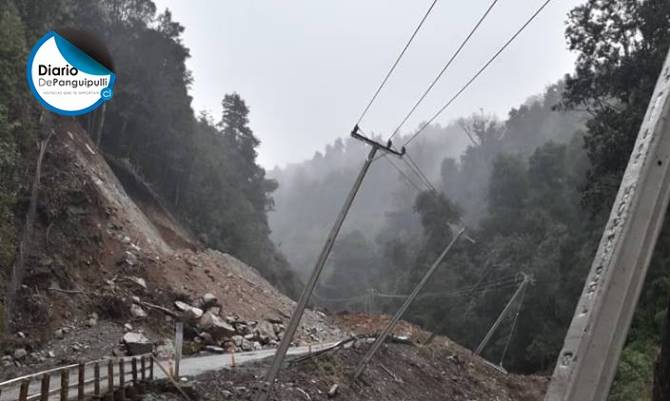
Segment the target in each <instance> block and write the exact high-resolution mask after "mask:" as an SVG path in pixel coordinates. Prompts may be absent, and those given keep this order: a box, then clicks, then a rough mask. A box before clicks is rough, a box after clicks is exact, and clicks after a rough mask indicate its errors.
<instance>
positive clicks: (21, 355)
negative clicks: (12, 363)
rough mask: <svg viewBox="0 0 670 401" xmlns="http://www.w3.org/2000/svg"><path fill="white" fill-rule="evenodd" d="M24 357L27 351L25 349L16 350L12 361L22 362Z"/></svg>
mask: <svg viewBox="0 0 670 401" xmlns="http://www.w3.org/2000/svg"><path fill="white" fill-rule="evenodd" d="M26 355H28V351H26V349H25V348H17V349H15V350H14V359H16V360H17V361H20V360H22V359H23V358H25V357H26Z"/></svg>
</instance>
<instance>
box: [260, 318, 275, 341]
mask: <svg viewBox="0 0 670 401" xmlns="http://www.w3.org/2000/svg"><path fill="white" fill-rule="evenodd" d="M256 338H258V341H260V343H261V344H267V343H269V342H270V341H271V340H276V339H277V336H276V334H275V330H274V327H273V326H272V323H270V322H268V321H267V320H264V321H262V322H260V323H259V324H258V326H257V327H256Z"/></svg>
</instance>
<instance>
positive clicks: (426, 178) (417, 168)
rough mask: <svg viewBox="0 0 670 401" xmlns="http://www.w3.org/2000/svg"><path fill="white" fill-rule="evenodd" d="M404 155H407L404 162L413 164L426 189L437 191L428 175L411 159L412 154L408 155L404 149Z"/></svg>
mask: <svg viewBox="0 0 670 401" xmlns="http://www.w3.org/2000/svg"><path fill="white" fill-rule="evenodd" d="M405 156H406V157H407V159H406V163H408V164H411V165H412V166H413V168H414V169H415V170H416V172H417V174H418V175H419V176H420V177H421V179H422V180H423V181H424V182H425V183H426V185H427V186H428V189H429V190H431V191H433V192H437V189H436V188H435V186H434V185H433V184H432V183H431V182H430V180H429V179H428V177H427V176H426V174H424V172H423V171H422V170H421V168H420V167H419V165H418V164H416V162H415V161H414V159H412V156H410V155H409V153H407V152H406V151H405ZM403 160H405V159H404V158H403Z"/></svg>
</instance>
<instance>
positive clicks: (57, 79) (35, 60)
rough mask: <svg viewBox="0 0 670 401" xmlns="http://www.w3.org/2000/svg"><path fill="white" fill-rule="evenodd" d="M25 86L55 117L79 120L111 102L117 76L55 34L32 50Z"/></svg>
mask: <svg viewBox="0 0 670 401" xmlns="http://www.w3.org/2000/svg"><path fill="white" fill-rule="evenodd" d="M26 76H27V79H28V86H30V89H31V91H32V93H33V95H34V96H35V98H37V100H38V101H39V102H40V103H41V104H42V105H43V106H44V107H46V108H47V109H49V110H51V111H53V112H54V113H57V114H61V115H65V116H78V115H82V114H86V113H88V112H90V111H93V110H95V109H96V108H98V107H99V106H100V105H101V104H102V103H103V102H105V101H107V100H109V99H111V98H112V95H113V93H114V91H113V87H114V82H115V81H116V74H114V73H113V72H112V71H110V70H109V69H108V68H107V67H105V66H103V65H102V64H100V63H99V62H98V61H96V60H94V59H93V58H91V57H90V56H89V55H88V54H86V53H84V52H83V51H82V50H80V49H79V48H77V47H76V46H74V45H73V44H72V43H70V42H69V41H68V40H67V39H65V38H63V37H62V36H61V35H59V34H57V33H56V32H49V33H47V34H46V35H44V36H43V37H42V38H41V39H40V40H39V41H38V42H37V44H36V45H35V46H34V47H33V49H32V51H31V52H30V57H29V58H28V65H27V68H26Z"/></svg>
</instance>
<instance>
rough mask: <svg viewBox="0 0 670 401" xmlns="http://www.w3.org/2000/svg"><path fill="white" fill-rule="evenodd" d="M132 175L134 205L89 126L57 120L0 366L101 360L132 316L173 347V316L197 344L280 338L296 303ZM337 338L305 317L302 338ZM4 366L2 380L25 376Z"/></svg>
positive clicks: (248, 343)
mask: <svg viewBox="0 0 670 401" xmlns="http://www.w3.org/2000/svg"><path fill="white" fill-rule="evenodd" d="M115 168H116V169H117V171H123V166H122V165H121V166H116V167H115ZM126 173H127V174H122V173H120V176H121V177H122V179H123V181H124V184H126V185H129V186H132V188H129V189H130V191H129V192H130V193H132V194H133V195H135V196H136V197H137V199H138V201H139V202H137V203H136V202H135V200H134V199H133V198H132V197H131V196H129V195H128V192H127V191H126V190H125V188H124V186H123V185H122V184H121V182H120V181H119V179H117V177H116V175H115V174H114V172H113V171H112V169H111V168H110V167H109V165H108V164H107V162H106V161H105V159H104V158H103V157H102V155H101V154H100V153H99V152H98V151H97V150H96V148H95V145H94V144H93V143H92V142H91V141H90V138H89V137H88V135H87V134H86V132H85V131H83V130H82V129H81V127H80V126H79V125H78V124H76V123H75V122H73V121H72V120H65V119H63V120H59V122H58V124H57V127H56V135H55V137H54V139H53V140H52V142H51V144H50V148H49V151H48V153H47V158H46V162H45V165H44V168H43V186H42V190H41V193H40V202H39V211H38V214H39V217H38V219H37V221H36V227H35V238H34V241H33V242H32V244H31V247H30V249H29V259H28V263H27V272H26V276H25V280H24V285H23V287H22V288H21V293H20V296H19V299H20V305H19V310H18V318H17V319H16V322H17V326H18V329H19V330H20V331H21V332H20V333H19V334H17V335H16V336H15V337H12V338H8V339H5V340H4V342H3V343H2V344H0V346H2V349H0V351H4V354H5V356H4V357H2V360H1V361H0V366H16V367H20V368H22V370H35V369H37V368H38V367H45V366H49V365H56V364H58V363H64V362H70V361H75V360H80V359H91V358H95V357H100V356H103V355H104V354H106V353H108V352H110V349H111V348H114V347H111V346H110V344H111V345H116V344H118V342H119V340H120V336H121V335H122V334H123V332H124V325H125V324H126V323H129V324H130V326H132V330H134V331H141V332H143V333H144V334H145V335H146V336H147V337H149V339H150V340H152V341H153V342H158V343H160V342H163V343H169V342H168V341H165V339H166V338H171V337H172V333H173V323H172V321H173V320H174V319H175V318H179V319H184V320H186V321H187V322H188V323H189V324H188V325H187V330H186V337H187V341H188V343H187V344H188V349H189V350H191V351H197V350H199V349H201V348H202V347H203V346H205V345H214V346H220V347H223V348H236V349H238V350H242V349H245V350H248V349H249V348H256V349H257V348H259V347H271V346H273V344H275V342H276V341H277V340H278V338H279V337H280V336H281V333H282V330H283V324H282V323H283V322H284V321H286V320H287V318H288V317H289V316H290V313H291V311H292V307H293V305H294V303H293V301H292V300H290V299H289V298H288V297H286V296H284V295H283V294H281V293H280V292H279V291H277V290H276V289H275V288H274V287H272V285H270V283H269V282H267V281H266V280H265V279H264V278H262V277H261V276H260V274H259V273H258V272H257V271H256V270H255V269H254V268H253V267H251V266H248V265H246V264H244V263H243V262H241V261H239V260H237V259H236V258H234V257H233V256H231V255H228V254H225V253H222V252H219V251H216V250H212V249H204V247H203V246H202V245H201V244H199V242H198V241H197V240H196V239H194V238H192V237H191V236H189V234H188V230H186V229H184V228H183V227H181V226H180V225H179V224H178V222H177V221H175V219H174V218H173V217H172V216H171V215H170V213H168V212H167V211H166V210H165V209H164V208H163V207H162V206H161V205H160V202H158V201H157V200H156V199H155V198H153V195H151V194H152V191H151V190H150V188H148V187H143V186H144V185H145V184H143V183H142V182H141V180H139V179H138V177H139V176H138V175H137V174H134V173H133V172H131V171H129V170H126ZM138 204H139V205H141V207H140V206H138ZM205 294H207V295H206V296H204V295H205ZM203 296H204V297H203ZM176 301H180V302H176ZM201 315H202V316H201ZM130 326H127V327H126V328H125V330H126V331H128V330H129V329H130ZM84 333H86V334H85V335H84ZM243 335H245V336H246V337H245V338H244V341H242V340H240V339H239V337H240V336H243ZM339 336H340V335H339V332H338V331H337V330H336V329H335V328H334V327H333V326H332V325H330V324H329V323H328V322H327V321H326V319H325V316H323V315H321V314H318V313H316V312H312V311H308V312H307V313H306V314H305V318H304V319H303V329H302V330H300V332H299V341H303V342H306V341H319V340H326V339H333V338H337V337H339ZM113 351H114V352H115V353H120V352H123V350H122V349H118V346H117V347H116V349H113ZM2 371H3V373H2V374H0V376H3V377H7V376H8V375H15V374H16V373H17V371H16V370H14V371H12V372H9V371H8V370H7V369H2ZM0 378H2V377H0Z"/></svg>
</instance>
